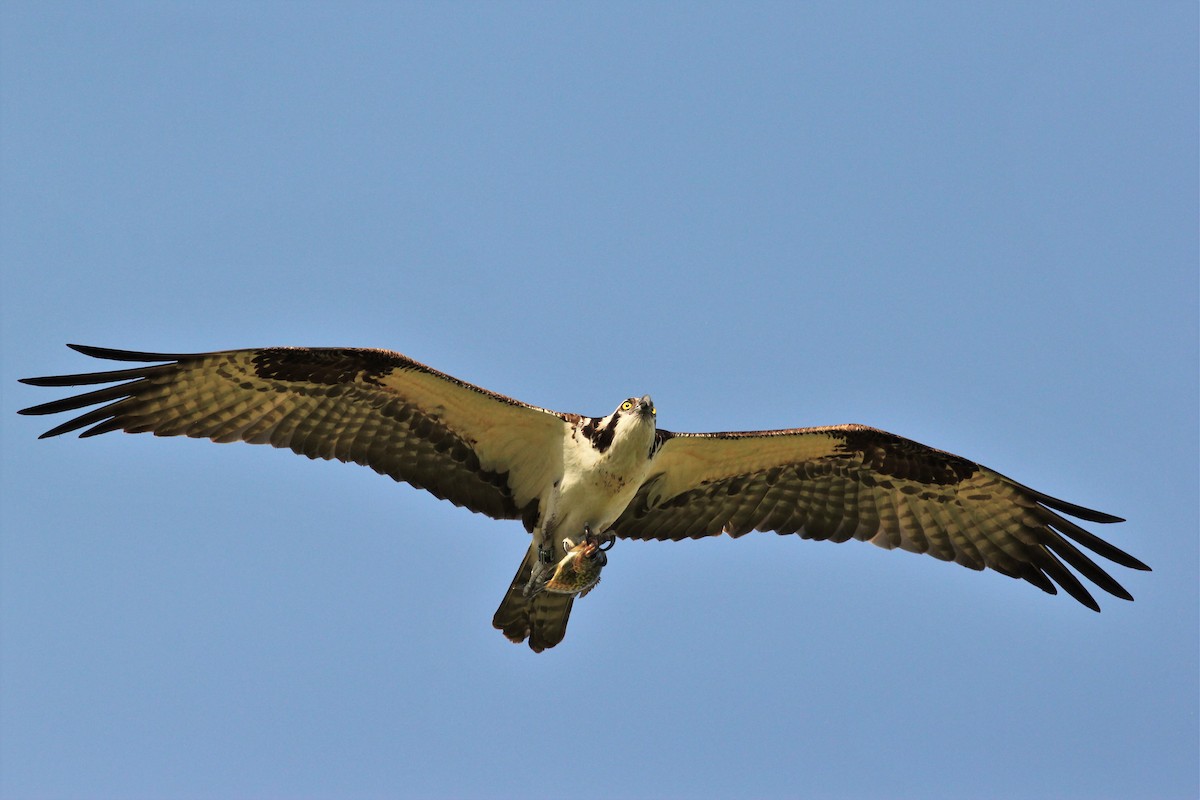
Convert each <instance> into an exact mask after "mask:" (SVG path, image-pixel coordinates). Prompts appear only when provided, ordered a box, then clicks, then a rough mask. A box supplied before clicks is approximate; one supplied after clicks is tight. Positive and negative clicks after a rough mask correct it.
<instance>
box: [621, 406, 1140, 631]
mask: <svg viewBox="0 0 1200 800" xmlns="http://www.w3.org/2000/svg"><path fill="white" fill-rule="evenodd" d="M659 436H660V437H661V441H662V444H661V447H660V449H659V451H658V454H657V455H656V456H655V460H654V462H653V463H654V466H653V468H652V472H651V475H650V477H649V478H648V479H647V480H646V482H645V483H644V484H643V486H642V488H641V489H640V490H639V492H638V494H637V496H636V497H635V498H634V499H633V502H632V503H630V505H629V507H628V508H627V509H626V511H625V513H624V514H622V515H621V517H620V518H619V519H618V520H617V522H616V523H615V524H614V525H613V529H614V530H615V531H616V532H617V534H618V535H620V536H621V537H623V538H627V539H674V540H679V539H689V538H691V539H694V538H699V537H702V536H713V535H716V534H719V533H722V532H724V533H728V534H729V535H731V536H735V537H736V536H742V535H743V534H746V533H749V532H750V531H752V530H759V531H776V532H778V533H796V534H799V535H800V536H802V537H804V538H806V539H828V540H830V541H835V542H844V541H847V540H849V539H859V540H862V541H868V542H871V543H873V544H877V545H879V546H880V547H884V548H887V549H892V548H896V547H898V548H901V549H903V550H908V551H911V552H914V553H928V554H929V555H932V556H934V557H935V558H939V559H942V560H944V561H955V562H957V563H959V564H962V565H964V566H967V567H970V568H971V569H977V570H981V569H984V568H991V569H994V570H996V571H997V572H1001V573H1003V574H1005V575H1009V576H1011V577H1014V578H1023V579H1025V580H1027V581H1029V582H1030V583H1032V584H1033V585H1034V586H1037V587H1039V588H1040V589H1043V590H1044V591H1046V592H1049V593H1051V594H1056V593H1057V590H1056V588H1055V584H1058V585H1059V586H1061V587H1062V588H1063V589H1065V590H1066V591H1067V592H1068V593H1069V594H1070V595H1071V596H1072V597H1074V598H1075V599H1076V600H1078V601H1079V602H1081V603H1083V604H1084V605H1086V606H1088V607H1089V608H1092V609H1095V610H1097V611H1099V610H1100V607H1099V606H1098V605H1097V603H1096V601H1095V600H1094V599H1093V598H1092V596H1091V594H1090V593H1089V592H1088V590H1087V589H1085V588H1084V586H1083V584H1082V583H1080V581H1079V579H1078V578H1076V577H1075V575H1074V574H1072V572H1071V571H1070V570H1068V569H1067V568H1066V566H1064V564H1063V562H1064V561H1065V562H1066V563H1067V564H1069V565H1070V566H1071V567H1073V568H1075V570H1077V571H1078V572H1079V573H1080V574H1081V575H1083V576H1084V577H1086V578H1087V579H1089V580H1090V581H1092V582H1093V583H1095V584H1096V585H1097V586H1099V587H1100V588H1102V589H1104V590H1105V591H1107V592H1109V593H1110V594H1113V595H1115V596H1117V597H1121V598H1124V599H1126V600H1132V599H1133V598H1132V597H1131V596H1130V594H1129V593H1128V592H1127V591H1125V589H1124V588H1122V586H1121V585H1120V584H1118V583H1117V582H1116V581H1115V580H1113V578H1112V577H1111V576H1109V575H1108V573H1106V572H1105V571H1104V570H1103V569H1101V568H1100V567H1099V566H1098V565H1097V564H1096V563H1095V562H1094V561H1092V560H1091V559H1090V558H1089V557H1088V556H1087V555H1085V554H1084V553H1083V552H1081V551H1080V550H1079V549H1078V548H1076V547H1075V546H1074V545H1072V544H1071V542H1070V541H1068V539H1071V540H1074V541H1075V542H1076V543H1078V544H1080V545H1083V546H1084V547H1086V548H1088V549H1090V550H1092V551H1093V552H1094V553H1096V554H1098V555H1101V556H1103V557H1105V558H1107V559H1109V560H1110V561H1114V562H1116V563H1118V564H1121V565H1122V566H1126V567H1131V568H1133V569H1143V570H1144V569H1149V567H1147V566H1146V565H1145V564H1143V563H1142V562H1141V561H1138V560H1137V559H1136V558H1134V557H1133V556H1131V555H1129V554H1127V553H1125V552H1123V551H1121V550H1119V549H1117V548H1116V547H1114V546H1113V545H1111V544H1109V543H1108V542H1105V541H1104V540H1102V539H1100V538H1098V537H1096V536H1095V535H1093V534H1091V533H1088V532H1087V531H1085V530H1084V529H1083V528H1081V527H1079V526H1078V525H1076V524H1075V523H1074V522H1071V521H1070V520H1068V519H1066V517H1064V516H1063V515H1064V514H1067V515H1070V516H1073V517H1078V518H1080V519H1084V520H1087V521H1089V522H1121V521H1122V520H1121V519H1120V518H1119V517H1114V516H1110V515H1108V514H1102V513H1100V512H1098V511H1092V510H1090V509H1086V508H1083V507H1081V506H1077V505H1072V504H1071V503H1066V502H1063V501H1062V500H1056V499H1055V498H1052V497H1049V496H1047V495H1044V494H1042V493H1040V492H1036V491H1034V490H1032V489H1030V488H1028V487H1026V486H1022V485H1021V484H1019V483H1017V482H1015V481H1013V480H1010V479H1009V478H1006V477H1004V476H1003V475H1000V474H998V473H996V472H993V471H992V470H990V469H987V468H986V467H983V466H981V465H979V464H976V463H974V462H972V461H968V460H967V459H965V458H960V457H959V456H955V455H952V454H950V453H946V452H943V451H941V450H934V449H933V448H931V447H926V446H925V445H922V444H918V443H917V442H914V441H911V440H909V439H904V438H902V437H899V436H895V435H893V434H890V433H886V432H884V431H880V430H876V429H874V428H868V427H865V426H861V425H843V426H837V427H828V428H803V429H794V430H782V431H754V432H745V433H711V434H688V433H681V434H672V433H670V432H667V431H659ZM1056 512H1057V513H1056Z"/></svg>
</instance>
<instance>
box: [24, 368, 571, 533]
mask: <svg viewBox="0 0 1200 800" xmlns="http://www.w3.org/2000/svg"><path fill="white" fill-rule="evenodd" d="M71 347H73V348H74V349H75V350H78V351H79V352H81V353H84V354H85V355H89V356H94V357H96V358H106V359H112V360H116V361H130V362H141V363H140V365H139V366H136V367H133V368H132V369H123V370H116V371H112V372H96V373H88V374H82V375H62V376H55V377H45V378H26V379H24V380H23V381H22V382H23V383H28V384H32V385H34V386H85V385H92V384H105V383H114V382H117V381H123V382H122V383H119V384H118V385H116V386H108V387H105V388H102V389H98V390H95V391H91V392H88V393H86V394H81V395H76V396H74V397H68V398H65V399H63V400H57V401H53V402H50V403H44V404H42V405H38V406H34V407H32V408H27V409H24V410H23V411H21V412H20V413H22V414H56V413H59V412H63V411H74V410H78V409H83V408H86V407H88V406H93V405H97V404H101V403H103V404H104V405H102V406H101V407H100V408H96V409H92V410H90V411H87V412H86V413H84V414H82V415H80V416H78V417H75V418H74V419H71V420H69V421H68V422H65V423H63V424H62V425H59V426H58V427H56V428H53V429H51V430H49V431H47V432H46V433H45V434H43V437H45V436H57V435H59V434H62V433H67V432H69V431H74V430H78V429H80V428H87V430H85V431H84V432H83V433H82V434H80V435H81V436H94V435H96V434H100V433H105V432H108V431H114V430H124V431H127V432H130V433H141V432H149V433H154V434H155V435H157V436H192V437H197V438H207V439H211V440H213V441H215V442H233V441H243V442H250V443H252V444H270V445H273V446H275V447H285V448H290V449H291V450H293V451H295V452H296V453H300V454H301V455H305V456H308V457H309V458H325V459H331V458H336V459H338V460H340V461H353V462H355V463H358V464H364V465H366V466H369V467H371V468H372V469H374V470H375V471H376V472H380V473H383V474H384V475H389V476H391V477H392V478H395V479H396V480H398V481H404V482H407V483H410V484H412V485H413V486H416V487H418V488H421V489H427V490H428V491H429V492H431V493H432V494H434V495H436V496H437V497H440V498H444V499H446V500H449V501H451V502H452V503H454V504H456V505H460V506H465V507H467V508H469V509H470V510H472V511H477V512H480V513H483V514H487V515H488V516H490V517H494V518H497V519H513V518H524V520H525V523H526V526H527V527H531V526H532V522H533V520H534V519H535V518H536V515H537V502H538V496H539V493H540V492H541V491H542V489H543V487H545V486H546V485H548V484H549V483H550V482H551V481H553V480H554V478H555V475H556V471H559V470H561V463H560V462H561V458H562V455H561V441H562V437H563V436H564V435H565V431H566V428H567V426H568V417H567V416H566V415H562V414H557V413H554V412H551V411H547V410H545V409H541V408H536V407H534V406H530V405H526V404H525V403H522V402H519V401H517V400H513V399H512V398H510V397H505V396H503V395H499V394H496V393H494V392H489V391H487V390H486V389H481V388H479V387H477V386H473V385H471V384H469V383H465V382H463V381H460V380H457V379H456V378H452V377H450V376H449V375H445V374H444V373H441V372H438V371H437V370H434V369H431V368H430V367H427V366H425V365H424V364H420V363H418V362H416V361H413V360H412V359H410V358H407V357H405V356H402V355H400V354H399V353H393V352H389V351H386V350H362V349H322V348H264V349H255V350H229V351H224V352H218V353H200V354H185V355H179V354H174V355H168V354H162V353H137V352H130V351H125V350H109V349H105V348H99V347H85V346H81V345H71ZM160 362H168V363H160ZM89 426H90V427H89Z"/></svg>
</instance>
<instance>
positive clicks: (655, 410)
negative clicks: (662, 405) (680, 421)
mask: <svg viewBox="0 0 1200 800" xmlns="http://www.w3.org/2000/svg"><path fill="white" fill-rule="evenodd" d="M650 413H651V414H653V415H654V416H656V417H657V416H658V409H657V408H655V407H654V406H650Z"/></svg>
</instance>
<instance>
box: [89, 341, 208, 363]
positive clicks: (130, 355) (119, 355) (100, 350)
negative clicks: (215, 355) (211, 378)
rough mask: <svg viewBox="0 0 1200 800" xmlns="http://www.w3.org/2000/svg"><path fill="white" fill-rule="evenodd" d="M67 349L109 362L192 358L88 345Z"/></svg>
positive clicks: (189, 355) (178, 354)
mask: <svg viewBox="0 0 1200 800" xmlns="http://www.w3.org/2000/svg"><path fill="white" fill-rule="evenodd" d="M67 347H69V348H71V349H72V350H74V351H76V352H77V353H83V354H84V355H85V356H91V357H92V358H103V359H107V360H109V361H182V360H184V359H187V358H192V357H194V354H188V353H146V352H142V351H139V350H118V349H116V348H112V347H94V346H93V345H90V344H68V345H67Z"/></svg>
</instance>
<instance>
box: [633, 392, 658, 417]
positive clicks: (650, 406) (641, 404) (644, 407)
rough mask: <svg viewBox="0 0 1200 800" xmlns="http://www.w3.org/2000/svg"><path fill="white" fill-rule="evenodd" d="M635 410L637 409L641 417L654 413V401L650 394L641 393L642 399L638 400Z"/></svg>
mask: <svg viewBox="0 0 1200 800" xmlns="http://www.w3.org/2000/svg"><path fill="white" fill-rule="evenodd" d="M637 410H638V413H639V414H641V415H642V416H643V417H645V416H649V415H651V414H653V413H654V401H653V400H651V399H650V395H648V394H644V395H642V399H641V400H638V404H637Z"/></svg>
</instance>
